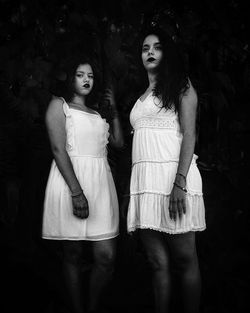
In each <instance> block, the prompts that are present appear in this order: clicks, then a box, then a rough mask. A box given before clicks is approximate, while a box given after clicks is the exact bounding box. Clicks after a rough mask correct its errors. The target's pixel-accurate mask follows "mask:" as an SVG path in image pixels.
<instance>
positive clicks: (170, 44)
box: [139, 27, 189, 112]
mask: <svg viewBox="0 0 250 313" xmlns="http://www.w3.org/2000/svg"><path fill="white" fill-rule="evenodd" d="M149 35H155V36H157V37H158V39H159V41H160V43H161V46H162V52H163V57H162V60H161V62H160V64H159V67H158V72H157V80H156V85H155V89H154V95H155V96H157V97H159V98H160V99H161V103H162V108H165V109H174V110H175V111H176V112H179V108H180V103H181V99H182V96H183V94H184V93H185V91H186V90H187V89H188V88H189V80H188V74H187V71H186V66H185V62H184V54H183V53H182V51H181V49H180V48H179V46H178V45H177V43H175V42H174V41H173V40H172V38H171V37H169V35H167V34H166V33H165V32H164V31H163V30H162V29H160V28H158V27H149V28H146V29H144V30H142V32H141V34H140V37H141V39H140V41H139V44H140V56H141V49H142V43H143V41H144V40H145V38H146V37H147V36H149ZM141 63H142V62H140V64H141ZM144 75H145V70H144ZM144 77H145V76H144ZM142 82H143V84H144V87H145V78H144V79H143V80H142ZM144 90H145V89H144Z"/></svg>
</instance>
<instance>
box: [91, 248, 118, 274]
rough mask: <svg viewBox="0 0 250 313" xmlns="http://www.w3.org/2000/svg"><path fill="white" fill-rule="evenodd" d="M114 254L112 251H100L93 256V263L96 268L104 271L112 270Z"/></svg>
mask: <svg viewBox="0 0 250 313" xmlns="http://www.w3.org/2000/svg"><path fill="white" fill-rule="evenodd" d="M115 257H116V253H115V251H114V249H106V250H100V251H98V252H96V253H95V255H94V262H95V264H96V265H97V266H99V267H101V268H103V269H105V270H112V269H113V267H114V264H115Z"/></svg>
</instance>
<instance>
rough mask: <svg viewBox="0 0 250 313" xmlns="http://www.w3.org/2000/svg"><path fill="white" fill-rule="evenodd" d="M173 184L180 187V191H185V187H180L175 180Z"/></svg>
mask: <svg viewBox="0 0 250 313" xmlns="http://www.w3.org/2000/svg"><path fill="white" fill-rule="evenodd" d="M174 186H176V187H177V188H179V189H181V190H182V191H184V192H185V193H187V189H186V188H184V187H181V186H180V185H178V184H177V183H176V182H174Z"/></svg>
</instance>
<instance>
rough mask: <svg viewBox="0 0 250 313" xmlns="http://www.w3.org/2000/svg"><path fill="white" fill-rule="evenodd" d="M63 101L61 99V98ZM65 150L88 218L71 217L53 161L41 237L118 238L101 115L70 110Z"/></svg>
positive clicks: (66, 108)
mask: <svg viewBox="0 0 250 313" xmlns="http://www.w3.org/2000/svg"><path fill="white" fill-rule="evenodd" d="M62 100H63V99H62ZM62 105H63V110H64V113H65V116H66V124H65V127H66V134H67V143H66V150H67V152H68V154H69V156H70V159H71V162H72V165H73V168H74V171H75V174H76V176H77V178H78V180H79V183H80V185H81V187H82V189H83V191H84V194H85V196H86V198H87V200H88V204H89V216H88V218H86V219H80V218H78V217H76V216H74V215H73V209H72V198H71V193H70V190H69V187H68V185H67V184H66V182H65V180H64V178H63V177H62V175H61V173H60V171H59V170H58V168H57V165H56V163H55V161H54V160H53V162H52V165H51V170H50V174H49V178H48V182H47V187H46V193H45V200H44V214H43V229H42V237H43V238H44V239H53V240H90V241H97V240H105V239H111V238H114V237H116V236H117V235H118V227H119V225H118V224H119V211H118V200H117V194H116V189H115V184H114V181H113V177H112V174H111V171H110V167H109V164H108V161H107V156H106V155H107V153H106V145H107V143H108V136H109V133H108V129H109V125H108V124H107V123H106V121H105V120H104V119H102V118H101V116H100V115H97V114H91V113H87V112H83V111H79V110H76V109H72V108H69V106H68V104H67V103H66V102H65V101H64V100H63V103H62Z"/></svg>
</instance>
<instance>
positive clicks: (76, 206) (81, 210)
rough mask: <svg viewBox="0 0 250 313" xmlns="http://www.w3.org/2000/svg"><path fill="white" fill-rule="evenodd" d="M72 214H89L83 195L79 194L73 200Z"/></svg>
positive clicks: (86, 215) (85, 216)
mask: <svg viewBox="0 0 250 313" xmlns="http://www.w3.org/2000/svg"><path fill="white" fill-rule="evenodd" d="M73 214H74V215H75V216H76V217H79V218H87V217H88V216H89V206H88V201H87V199H86V197H85V196H83V195H81V196H80V197H77V198H75V199H74V200H73Z"/></svg>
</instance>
